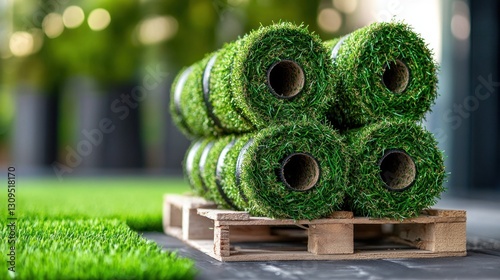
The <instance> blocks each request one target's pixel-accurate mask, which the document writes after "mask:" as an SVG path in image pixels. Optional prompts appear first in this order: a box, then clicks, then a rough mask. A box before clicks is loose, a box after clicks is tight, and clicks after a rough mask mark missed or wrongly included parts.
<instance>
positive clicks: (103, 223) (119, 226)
mask: <svg viewBox="0 0 500 280" xmlns="http://www.w3.org/2000/svg"><path fill="white" fill-rule="evenodd" d="M0 232H1V236H2V244H1V245H0V248H2V250H1V251H2V252H8V248H7V236H8V228H7V227H6V226H2V228H1V230H0ZM16 245H17V247H16V248H17V256H18V257H17V260H16V275H15V279H186V278H193V277H194V270H193V269H192V266H193V263H192V262H191V261H190V260H188V259H183V258H178V257H177V256H176V255H175V254H174V253H168V252H164V251H162V250H161V249H160V248H158V246H157V245H156V244H155V243H153V242H151V241H146V240H145V239H143V238H141V237H140V236H139V235H138V234H137V233H135V232H133V231H131V230H130V228H129V227H128V226H127V225H126V224H125V223H124V222H122V221H119V220H110V219H86V220H79V219H76V220H42V219H23V220H18V239H17V243H16ZM0 266H1V267H2V274H3V276H4V277H5V276H6V275H5V274H7V276H8V277H9V276H10V277H12V276H14V275H13V274H12V273H10V274H9V273H8V270H7V266H8V263H7V262H5V261H3V262H2V264H1V265H0ZM2 274H0V275H2ZM8 277H7V278H8ZM0 278H3V277H0Z"/></svg>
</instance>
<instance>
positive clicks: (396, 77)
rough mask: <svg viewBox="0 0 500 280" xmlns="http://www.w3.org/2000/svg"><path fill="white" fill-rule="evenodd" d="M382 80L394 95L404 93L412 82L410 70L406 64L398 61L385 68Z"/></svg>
mask: <svg viewBox="0 0 500 280" xmlns="http://www.w3.org/2000/svg"><path fill="white" fill-rule="evenodd" d="M382 80H383V82H384V85H385V86H386V87H387V88H388V89H389V90H390V91H392V92H393V93H402V92H403V91H405V89H406V87H407V86H408V83H409V81H410V70H409V69H408V67H407V66H406V64H405V63H404V62H402V61H401V60H399V59H397V60H396V61H393V62H391V63H389V65H387V66H386V67H385V70H384V74H383V76H382Z"/></svg>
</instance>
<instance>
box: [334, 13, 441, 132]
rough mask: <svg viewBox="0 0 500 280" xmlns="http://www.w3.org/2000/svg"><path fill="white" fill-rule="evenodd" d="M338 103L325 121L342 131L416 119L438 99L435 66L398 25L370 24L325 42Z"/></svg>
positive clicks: (414, 37)
mask: <svg viewBox="0 0 500 280" xmlns="http://www.w3.org/2000/svg"><path fill="white" fill-rule="evenodd" d="M325 45H326V46H327V47H328V48H329V49H330V57H331V59H332V63H333V66H334V70H333V71H334V72H333V73H334V74H333V78H334V83H335V88H336V90H337V92H338V100H337V101H336V102H335V103H334V104H333V106H332V108H331V110H330V112H329V120H330V121H331V122H332V124H333V125H334V126H335V127H337V128H339V129H341V130H346V129H350V128H358V127H361V126H363V125H365V124H368V123H373V122H376V121H378V120H383V119H387V118H400V119H406V120H413V121H417V120H420V119H422V118H423V117H424V114H425V113H426V112H428V111H429V109H430V106H431V105H432V104H433V103H434V100H435V99H436V96H437V76H436V75H437V74H436V71H437V70H436V69H437V65H436V64H435V62H434V61H433V58H432V53H431V51H430V50H429V49H428V47H427V46H426V44H425V43H424V41H423V39H422V38H421V37H420V36H419V35H418V34H416V33H415V32H413V30H412V29H411V28H410V27H409V26H408V25H406V24H403V23H397V22H392V23H385V22H384V23H374V24H372V25H369V26H366V27H363V28H361V29H358V30H356V31H354V32H352V33H351V34H348V35H346V36H344V37H342V38H338V39H335V40H332V41H328V42H326V43H325Z"/></svg>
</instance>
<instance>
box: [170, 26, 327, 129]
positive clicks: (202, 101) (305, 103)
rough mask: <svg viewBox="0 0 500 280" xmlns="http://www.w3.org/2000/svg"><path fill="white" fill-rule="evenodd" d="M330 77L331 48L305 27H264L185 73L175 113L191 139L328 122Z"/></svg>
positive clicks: (178, 81)
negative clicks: (294, 123) (281, 124)
mask: <svg viewBox="0 0 500 280" xmlns="http://www.w3.org/2000/svg"><path fill="white" fill-rule="evenodd" d="M331 73H333V66H332V65H331V63H330V60H329V56H328V50H327V49H326V47H325V46H324V45H323V44H322V42H321V41H320V39H319V37H318V36H317V35H314V34H311V33H309V32H308V31H307V29H306V28H305V27H303V26H295V25H293V24H290V23H279V24H275V25H271V26H267V27H261V28H259V29H258V30H255V31H253V32H251V33H249V34H247V35H246V36H244V37H243V38H241V39H239V40H237V41H235V42H232V43H229V44H226V45H225V46H224V47H223V48H222V49H221V50H219V51H217V52H215V53H212V54H209V55H207V56H206V57H205V58H204V59H203V60H202V61H200V62H198V63H196V64H194V65H193V66H191V67H189V68H187V69H185V70H183V71H181V72H180V74H179V75H178V77H177V78H176V81H175V83H174V85H173V87H172V98H171V100H172V102H171V112H172V114H173V118H174V121H175V122H176V124H177V126H179V127H180V128H181V130H182V131H184V132H185V133H186V134H187V135H188V136H191V137H199V136H204V137H207V136H214V135H224V134H241V133H245V132H250V131H255V130H257V129H262V128H264V127H267V126H269V124H270V123H277V122H283V121H295V120H297V118H307V119H314V120H323V119H324V118H325V112H326V110H327V109H328V107H329V104H330V103H331V101H332V99H333V97H334V94H333V92H334V90H333V83H332V81H333V77H332V74H331Z"/></svg>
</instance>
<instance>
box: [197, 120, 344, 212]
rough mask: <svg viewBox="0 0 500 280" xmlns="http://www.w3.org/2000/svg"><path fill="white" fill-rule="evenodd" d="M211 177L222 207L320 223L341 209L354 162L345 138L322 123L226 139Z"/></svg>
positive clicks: (215, 157)
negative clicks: (348, 176)
mask: <svg viewBox="0 0 500 280" xmlns="http://www.w3.org/2000/svg"><path fill="white" fill-rule="evenodd" d="M219 141H221V142H219V143H218V142H216V144H215V145H214V147H217V152H216V151H214V153H212V154H210V155H209V159H208V160H207V163H210V164H212V165H214V163H217V164H215V166H216V167H215V168H213V167H210V168H205V171H207V170H210V171H209V173H208V174H205V178H206V181H211V182H215V184H214V185H215V187H212V188H210V191H211V192H212V193H215V194H216V195H212V196H211V197H210V196H209V197H210V198H213V199H214V200H215V201H216V202H217V203H219V204H220V205H223V206H226V207H233V208H236V209H239V210H246V211H248V212H249V213H250V214H252V215H256V216H268V217H273V218H293V219H315V218H321V217H326V216H328V215H329V214H331V213H332V211H334V210H338V209H340V208H341V204H342V202H343V198H344V187H345V185H346V175H347V169H348V160H347V158H346V156H347V153H346V148H345V146H344V144H343V139H342V137H341V136H340V135H339V134H338V133H337V132H336V131H334V130H332V129H330V128H328V127H326V126H323V125H321V124H319V123H316V122H308V123H300V122H299V123H297V124H288V125H281V126H272V127H269V128H266V129H263V130H261V131H259V132H256V133H252V134H246V135H244V136H241V137H239V138H237V139H231V138H222V139H221V140H219Z"/></svg>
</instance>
